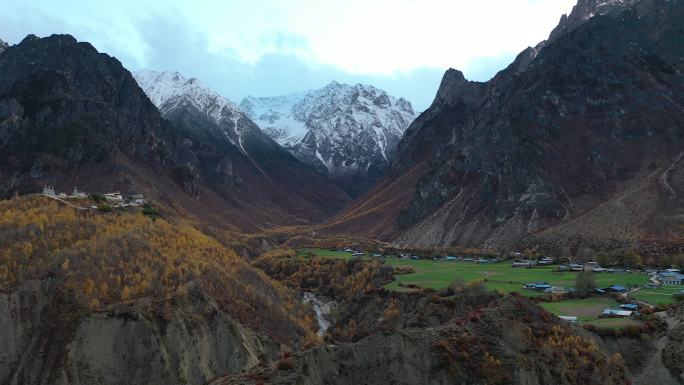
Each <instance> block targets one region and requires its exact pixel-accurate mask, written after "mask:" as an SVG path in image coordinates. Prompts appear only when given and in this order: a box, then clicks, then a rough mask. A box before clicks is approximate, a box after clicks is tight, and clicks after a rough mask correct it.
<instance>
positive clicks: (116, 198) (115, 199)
mask: <svg viewBox="0 0 684 385" xmlns="http://www.w3.org/2000/svg"><path fill="white" fill-rule="evenodd" d="M104 198H105V200H107V204H111V205H116V204H120V203H123V201H124V199H123V195H121V193H120V192H113V193H106V194H104Z"/></svg>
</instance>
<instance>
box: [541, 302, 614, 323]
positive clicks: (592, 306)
mask: <svg viewBox="0 0 684 385" xmlns="http://www.w3.org/2000/svg"><path fill="white" fill-rule="evenodd" d="M539 306H541V307H542V308H544V309H545V310H546V311H548V312H550V313H553V314H555V315H558V316H561V315H564V316H572V317H577V319H578V320H580V321H593V320H597V319H598V317H599V316H600V315H601V312H603V309H605V308H607V307H617V306H619V304H618V303H617V302H615V301H613V300H612V299H610V298H587V299H573V300H565V301H560V302H543V303H540V304H539Z"/></svg>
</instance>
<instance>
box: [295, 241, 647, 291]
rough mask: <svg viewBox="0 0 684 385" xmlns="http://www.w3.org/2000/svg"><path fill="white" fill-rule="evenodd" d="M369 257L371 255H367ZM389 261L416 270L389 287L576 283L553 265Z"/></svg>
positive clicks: (611, 281) (628, 277)
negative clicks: (479, 283)
mask: <svg viewBox="0 0 684 385" xmlns="http://www.w3.org/2000/svg"><path fill="white" fill-rule="evenodd" d="M299 253H300V254H312V255H316V256H319V257H331V258H344V259H350V258H352V255H351V253H347V252H344V251H330V250H326V249H302V250H300V251H299ZM367 257H369V256H368V255H367V256H366V258H367ZM384 261H385V264H387V265H390V266H395V267H396V266H410V267H411V268H413V270H414V273H411V274H402V275H397V276H396V280H395V281H394V282H392V283H390V284H388V285H387V286H386V288H387V289H394V290H401V289H402V287H401V286H400V285H399V284H400V283H401V284H403V285H409V284H414V285H416V286H419V287H422V288H431V289H435V290H439V289H443V288H446V287H448V286H449V285H450V284H451V283H452V282H453V281H454V280H455V279H456V278H461V279H463V280H465V281H466V282H470V281H484V282H485V286H486V287H487V288H489V289H491V290H501V291H504V292H513V291H516V292H519V293H520V294H523V295H539V293H538V292H535V291H531V290H524V289H523V288H522V286H523V285H524V284H526V283H531V282H548V283H549V284H551V285H553V286H563V287H566V288H570V287H573V286H574V285H575V277H576V276H577V273H574V272H563V273H561V272H555V271H553V270H554V267H553V266H542V267H534V268H529V269H527V268H513V267H511V264H510V263H508V262H497V263H483V264H478V263H475V262H465V261H453V262H447V261H443V260H439V261H433V260H432V259H420V260H411V259H397V258H394V257H392V256H388V257H385V258H384ZM595 277H596V284H597V286H598V287H608V286H610V285H623V286H631V285H637V286H638V285H643V284H645V283H647V282H648V281H649V280H648V276H646V275H642V274H596V275H595Z"/></svg>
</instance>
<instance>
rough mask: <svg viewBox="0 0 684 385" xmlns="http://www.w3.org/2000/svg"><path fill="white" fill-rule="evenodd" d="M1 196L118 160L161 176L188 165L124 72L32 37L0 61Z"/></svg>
mask: <svg viewBox="0 0 684 385" xmlns="http://www.w3.org/2000/svg"><path fill="white" fill-rule="evenodd" d="M0 73H1V74H2V76H0V111H1V112H0V143H2V152H1V154H0V157H2V160H3V162H5V163H4V164H5V165H7V166H8V167H4V168H3V170H2V173H3V178H2V179H3V182H4V183H2V186H0V192H1V194H0V195H3V196H7V195H8V194H10V193H12V192H15V191H19V192H25V191H27V190H29V191H30V190H32V189H35V188H36V186H37V185H38V184H39V183H57V182H58V181H59V180H63V179H67V178H69V177H70V176H71V175H73V174H75V173H76V172H75V171H76V169H77V168H80V167H88V166H91V167H93V168H105V169H106V168H110V169H111V168H117V167H116V166H115V165H114V164H113V162H108V160H112V159H113V158H115V157H116V156H117V155H120V154H121V155H125V156H130V157H134V158H137V159H140V160H144V161H145V162H147V164H149V165H150V166H153V167H156V168H157V170H158V171H159V170H161V168H163V167H164V166H166V165H172V164H183V163H193V162H194V161H195V160H194V159H192V157H191V156H190V154H183V153H182V152H181V151H174V147H179V148H180V147H182V143H181V142H180V139H181V138H180V137H179V136H178V135H177V134H176V132H175V131H174V130H173V129H172V127H171V126H170V125H169V124H168V123H166V122H164V121H163V120H162V119H160V117H159V113H158V112H157V110H156V108H155V107H154V106H153V105H152V103H150V102H149V100H148V99H147V98H146V97H145V95H144V94H142V92H140V89H139V88H138V85H137V84H136V83H135V81H134V80H133V79H132V78H131V77H130V74H129V73H128V71H126V69H125V68H123V66H121V64H120V63H119V62H118V61H117V60H116V59H114V58H111V57H109V56H108V55H105V54H100V53H98V52H97V51H96V50H95V48H93V47H92V46H91V45H90V44H88V43H78V42H77V41H76V40H75V39H74V38H73V37H71V36H66V35H53V36H51V37H48V38H45V39H39V38H37V37H35V36H33V35H29V36H28V37H26V38H25V39H24V40H23V41H22V42H21V43H20V44H18V45H16V46H13V47H11V48H8V49H7V50H6V51H5V52H4V53H3V54H2V57H1V59H0Z"/></svg>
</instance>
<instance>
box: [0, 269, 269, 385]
mask: <svg viewBox="0 0 684 385" xmlns="http://www.w3.org/2000/svg"><path fill="white" fill-rule="evenodd" d="M72 298H73V297H72V294H70V293H66V292H62V291H60V290H59V289H58V288H57V287H56V285H55V284H54V282H51V281H50V280H44V281H42V282H41V281H30V282H27V283H25V284H23V285H21V286H19V287H17V288H15V289H14V290H12V291H10V292H9V293H4V294H0V326H2V329H1V330H0V343H2V346H3V349H1V350H0V383H2V384H8V385H10V384H11V385H13V384H63V385H66V384H73V385H76V384H103V385H104V384H121V385H124V384H159V385H162V384H165V385H166V384H203V383H205V382H206V381H208V380H210V379H212V378H215V377H217V376H222V375H226V374H229V373H239V372H241V371H243V370H245V369H248V368H251V367H253V366H255V365H257V364H258V363H260V362H262V361H269V360H271V359H272V358H273V357H274V356H275V354H276V352H277V351H278V349H279V346H278V344H276V343H274V342H273V341H271V340H269V339H267V338H263V337H259V336H257V335H255V334H254V333H253V332H251V331H250V330H248V329H246V328H245V327H244V326H242V325H241V324H239V323H237V322H235V321H234V320H233V319H231V318H230V317H229V316H227V315H226V314H225V313H223V312H222V311H221V310H220V309H219V308H218V306H217V305H216V303H215V302H214V301H213V300H211V298H208V297H206V296H205V295H203V294H202V293H201V292H200V291H199V289H196V288H194V289H191V290H189V294H187V295H186V296H179V297H176V298H172V299H170V300H166V301H162V302H161V303H160V302H158V301H153V302H150V301H145V300H142V301H140V302H138V303H135V304H134V303H129V304H121V305H120V306H118V307H116V308H113V309H111V310H108V311H102V312H97V313H91V312H88V311H87V310H85V309H82V308H79V307H78V306H77V305H76V303H75V302H74V301H73V300H72Z"/></svg>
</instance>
